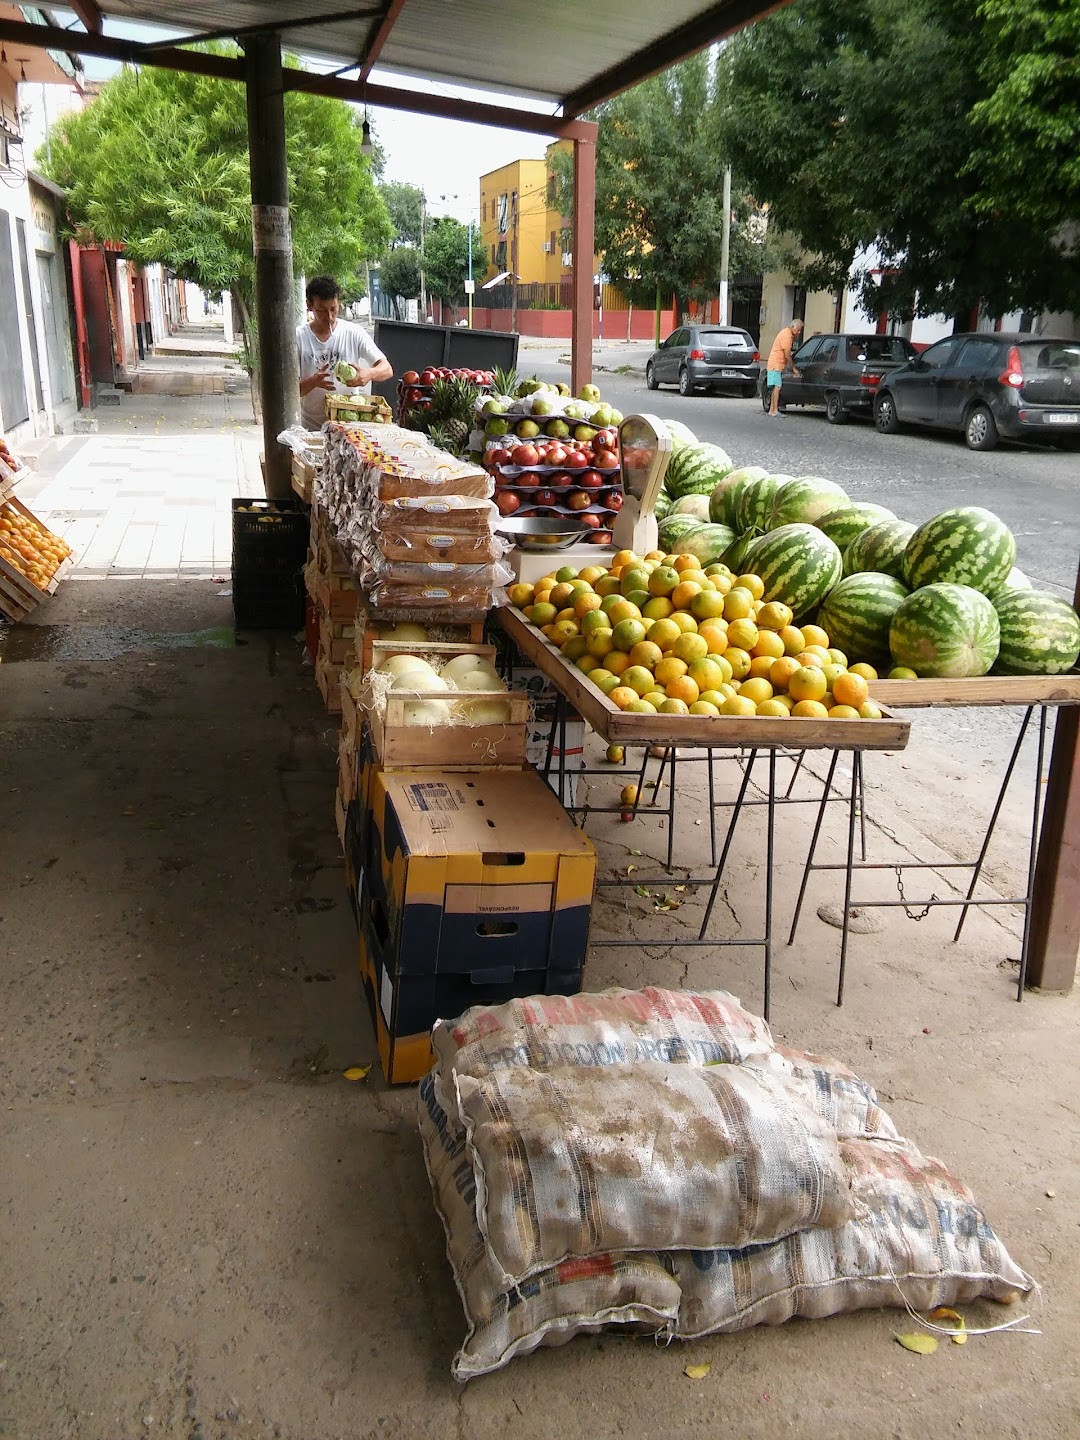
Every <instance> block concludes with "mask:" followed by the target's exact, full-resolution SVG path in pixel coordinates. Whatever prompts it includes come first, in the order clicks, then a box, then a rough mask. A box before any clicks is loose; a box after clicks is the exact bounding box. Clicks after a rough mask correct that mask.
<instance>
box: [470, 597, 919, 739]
mask: <svg viewBox="0 0 1080 1440" xmlns="http://www.w3.org/2000/svg"><path fill="white" fill-rule="evenodd" d="M498 616H499V623H500V625H502V627H503V629H504V630H505V631H506V633H507V634H508V635H509V636H510V638H511V639H512V640H513V641H514V643H515V645H517V647H518V649H519V650H520V651H521V653H522V654H523V655H524V656H525V657H526V658H527V659H528V660H529V662H530V663H531V664H533V665H535V666H536V667H537V668H538V669H540V670H542V671H543V672H544V674H545V675H547V676H548V678H549V679H550V680H551V681H552V683H553V684H554V685H555V686H556V688H557V689H558V690H559V691H560V692H561V693H562V694H563V695H565V696H566V697H567V699H568V700H569V701H570V702H571V704H572V705H573V707H574V709H575V710H576V711H577V712H578V713H579V714H580V715H583V716H584V717H585V719H586V720H587V721H588V722H589V724H590V725H591V726H592V728H593V729H594V730H595V731H596V733H597V734H598V735H600V736H602V737H603V739H605V740H607V741H609V742H612V743H619V744H630V745H635V744H636V745H688V746H712V747H714V748H725V749H726V748H733V749H745V748H753V747H755V746H756V747H757V748H759V749H766V748H771V747H776V748H778V749H784V750H903V749H904V747H905V746H906V745H907V742H908V736H909V735H910V733H911V722H910V721H909V720H902V719H899V718H898V717H897V716H895V715H892V714H890V713H888V712H887V711H886V712H884V713H883V716H882V718H881V719H880V720H792V719H785V720H781V719H779V718H776V719H773V718H772V717H769V716H764V715H747V716H741V715H644V714H636V713H633V712H628V711H625V710H620V709H619V707H618V706H617V705H614V704H612V702H611V701H610V700H609V699H608V698H607V696H606V695H604V694H602V693H601V692H600V691H599V690H598V689H597V688H596V686H595V685H592V684H590V683H589V682H588V680H587V678H586V676H585V675H584V674H583V673H582V672H581V671H580V670H579V669H578V668H577V667H576V666H575V665H571V664H570V663H569V662H568V661H567V660H564V659H563V657H562V654H561V653H560V652H559V650H558V649H557V647H556V646H554V645H552V644H550V643H549V642H548V641H547V640H546V639H545V637H544V636H543V635H541V634H540V631H539V630H537V629H536V627H535V626H533V625H530V624H529V622H528V620H526V618H525V616H524V615H523V614H522V613H521V611H520V610H517V609H515V608H514V607H513V606H504V607H503V608H502V609H501V610H500V611H499V612H498ZM919 683H922V682H919Z"/></svg>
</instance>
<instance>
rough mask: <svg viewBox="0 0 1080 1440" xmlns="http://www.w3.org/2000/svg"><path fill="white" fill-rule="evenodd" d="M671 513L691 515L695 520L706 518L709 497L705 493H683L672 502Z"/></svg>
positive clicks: (707, 515) (707, 516)
mask: <svg viewBox="0 0 1080 1440" xmlns="http://www.w3.org/2000/svg"><path fill="white" fill-rule="evenodd" d="M670 513H671V514H672V515H693V517H694V519H695V520H708V518H709V497H708V496H707V495H684V496H683V497H682V499H681V500H675V501H674V502H673V503H672V506H671V511H670Z"/></svg>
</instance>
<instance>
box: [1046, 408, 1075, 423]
mask: <svg viewBox="0 0 1080 1440" xmlns="http://www.w3.org/2000/svg"><path fill="white" fill-rule="evenodd" d="M1046 423H1047V425H1080V411H1078V412H1076V413H1074V414H1072V415H1070V414H1069V413H1068V412H1067V411H1057V412H1056V413H1054V414H1051V415H1047V417H1046Z"/></svg>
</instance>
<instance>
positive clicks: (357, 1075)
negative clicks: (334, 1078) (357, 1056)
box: [342, 1065, 371, 1080]
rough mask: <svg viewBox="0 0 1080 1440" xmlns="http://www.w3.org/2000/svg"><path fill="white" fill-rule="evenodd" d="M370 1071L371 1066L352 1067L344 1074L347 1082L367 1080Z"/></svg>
mask: <svg viewBox="0 0 1080 1440" xmlns="http://www.w3.org/2000/svg"><path fill="white" fill-rule="evenodd" d="M370 1069H371V1066H370V1065H350V1066H349V1068H348V1070H345V1071H343V1072H342V1073H343V1074H344V1076H345V1079H346V1080H365V1079H367V1073H368V1071H369V1070H370Z"/></svg>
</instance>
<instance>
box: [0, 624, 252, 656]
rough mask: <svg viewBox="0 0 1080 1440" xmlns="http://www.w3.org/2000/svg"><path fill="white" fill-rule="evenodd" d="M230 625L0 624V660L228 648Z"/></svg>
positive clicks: (232, 632) (231, 636)
mask: <svg viewBox="0 0 1080 1440" xmlns="http://www.w3.org/2000/svg"><path fill="white" fill-rule="evenodd" d="M236 643H237V640H236V631H235V630H233V628H232V627H231V626H227V625H223V626H218V627H216V628H214V629H211V630H182V631H177V632H172V631H157V630H138V629H136V628H134V627H133V626H130V625H11V626H6V625H0V660H2V661H3V662H4V663H5V664H9V665H10V664H17V663H18V662H19V661H20V660H116V659H119V658H120V656H122V655H131V654H134V653H136V652H138V651H146V650H193V649H203V648H209V649H218V650H231V649H233V647H234V646H235V645H236Z"/></svg>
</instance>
